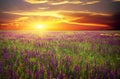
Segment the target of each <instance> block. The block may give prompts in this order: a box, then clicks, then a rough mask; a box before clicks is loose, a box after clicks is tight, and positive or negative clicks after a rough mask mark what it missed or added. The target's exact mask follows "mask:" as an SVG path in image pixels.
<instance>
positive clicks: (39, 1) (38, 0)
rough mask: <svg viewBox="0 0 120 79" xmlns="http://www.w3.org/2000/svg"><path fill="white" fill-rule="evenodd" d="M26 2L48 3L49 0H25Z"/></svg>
mask: <svg viewBox="0 0 120 79" xmlns="http://www.w3.org/2000/svg"><path fill="white" fill-rule="evenodd" d="M25 2H28V3H31V4H39V3H46V2H48V1H47V0H25Z"/></svg>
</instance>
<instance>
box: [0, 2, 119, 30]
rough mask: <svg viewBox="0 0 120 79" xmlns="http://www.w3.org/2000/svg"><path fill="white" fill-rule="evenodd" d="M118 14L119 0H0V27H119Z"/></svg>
mask: <svg viewBox="0 0 120 79" xmlns="http://www.w3.org/2000/svg"><path fill="white" fill-rule="evenodd" d="M119 18H120V0H0V30H31V29H46V30H109V29H113V30H120V27H119V24H120V23H119V22H120V19H119ZM38 26H40V27H38Z"/></svg>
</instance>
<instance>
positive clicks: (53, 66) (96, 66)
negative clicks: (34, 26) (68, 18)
mask: <svg viewBox="0 0 120 79" xmlns="http://www.w3.org/2000/svg"><path fill="white" fill-rule="evenodd" d="M0 79H120V31H45V32H39V31H0Z"/></svg>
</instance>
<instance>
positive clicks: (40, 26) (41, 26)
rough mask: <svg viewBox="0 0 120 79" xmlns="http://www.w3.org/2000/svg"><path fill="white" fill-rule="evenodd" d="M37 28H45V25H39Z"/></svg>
mask: <svg viewBox="0 0 120 79" xmlns="http://www.w3.org/2000/svg"><path fill="white" fill-rule="evenodd" d="M36 28H37V29H43V28H44V26H43V25H37V26H36Z"/></svg>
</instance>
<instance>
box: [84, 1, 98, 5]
mask: <svg viewBox="0 0 120 79" xmlns="http://www.w3.org/2000/svg"><path fill="white" fill-rule="evenodd" d="M99 2H100V1H89V2H86V3H83V5H92V4H96V3H99Z"/></svg>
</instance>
